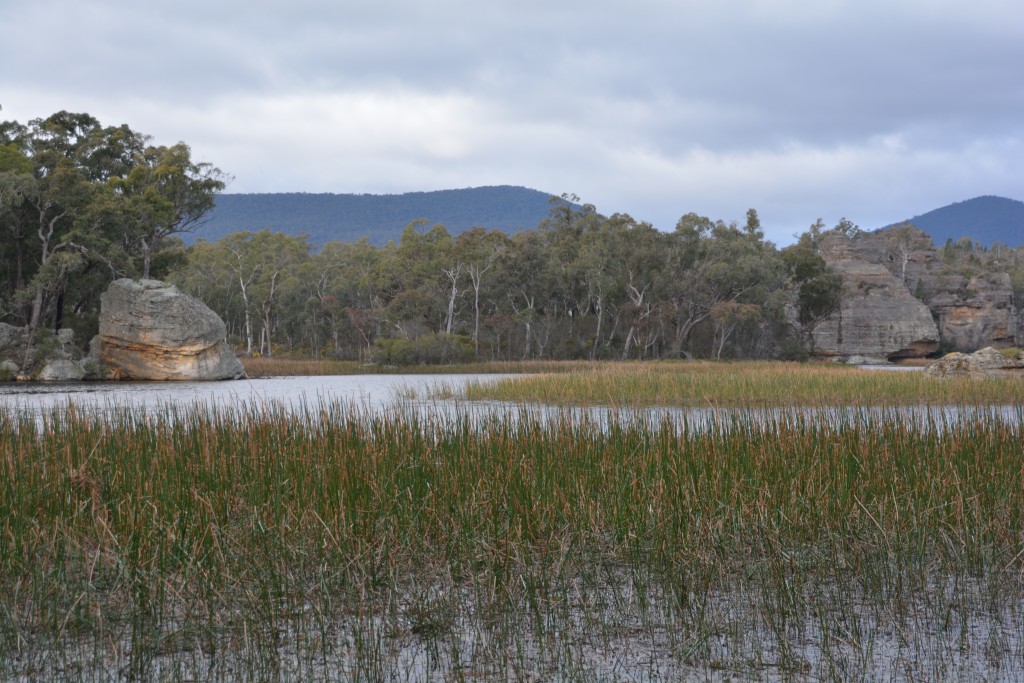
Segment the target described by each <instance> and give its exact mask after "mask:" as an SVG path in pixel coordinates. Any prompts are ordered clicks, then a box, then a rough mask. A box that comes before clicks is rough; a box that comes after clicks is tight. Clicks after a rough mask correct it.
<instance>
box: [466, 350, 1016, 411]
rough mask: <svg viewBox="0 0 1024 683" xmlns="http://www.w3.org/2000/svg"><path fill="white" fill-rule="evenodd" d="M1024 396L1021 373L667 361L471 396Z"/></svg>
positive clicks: (624, 399) (682, 402)
mask: <svg viewBox="0 0 1024 683" xmlns="http://www.w3.org/2000/svg"><path fill="white" fill-rule="evenodd" d="M1022 391H1024V376H1021V375H1007V376H1005V377H990V378H985V379H983V380H979V379H973V378H941V379H939V378H933V377H929V376H927V375H924V374H923V373H921V372H890V371H874V370H871V371H869V370H864V369H862V368H857V367H848V366H843V365H837V364H831V363H827V364H826V363H783V362H740V363H715V362H709V361H694V362H683V361H678V362H675V361H664V362H629V363H604V364H591V365H580V366H576V367H573V368H563V370H562V371H559V372H552V373H548V374H538V375H531V376H526V377H515V378H506V379H500V380H497V381H491V380H488V381H474V382H471V383H469V384H468V385H467V387H466V389H465V392H464V395H463V398H466V399H469V400H498V401H513V402H542V403H547V404H553V405H570V404H575V405H581V404H583V405H612V406H637V405H663V406H670V405H671V406H701V405H716V406H722V405H729V406H755V405H767V406H779V405H785V406H816V405H878V404H884V405H908V404H918V403H931V404H940V403H941V404H961V403H966V404H991V403H1014V402H1016V401H1018V400H1019V399H1020V396H1021V395H1022Z"/></svg>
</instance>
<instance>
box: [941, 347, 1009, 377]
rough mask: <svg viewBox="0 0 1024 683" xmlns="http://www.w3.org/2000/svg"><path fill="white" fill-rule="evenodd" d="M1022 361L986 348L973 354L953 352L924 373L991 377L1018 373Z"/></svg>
mask: <svg viewBox="0 0 1024 683" xmlns="http://www.w3.org/2000/svg"><path fill="white" fill-rule="evenodd" d="M1022 369H1024V361H1021V360H1020V359H1019V358H1010V357H1008V356H1005V355H1003V354H1002V353H1001V352H999V351H997V350H996V349H994V348H992V347H991V346H986V347H985V348H983V349H981V350H980V351H975V352H974V353H958V352H953V353H950V354H947V355H945V356H943V357H942V358H940V359H938V360H936V361H933V362H931V363H929V364H928V367H926V368H925V369H924V373H925V374H926V375H929V376H931V377H991V376H998V375H1001V374H1004V373H1006V372H1020V371H1021V370H1022Z"/></svg>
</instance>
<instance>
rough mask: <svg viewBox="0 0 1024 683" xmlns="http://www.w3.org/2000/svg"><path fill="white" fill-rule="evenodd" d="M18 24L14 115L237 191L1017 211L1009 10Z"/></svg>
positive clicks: (482, 12)
mask: <svg viewBox="0 0 1024 683" xmlns="http://www.w3.org/2000/svg"><path fill="white" fill-rule="evenodd" d="M13 21H14V22H16V23H17V24H18V26H16V27H14V29H15V30H11V31H9V32H8V34H9V39H7V36H5V41H4V42H3V43H0V60H2V61H3V62H4V63H5V64H16V65H18V68H16V69H8V70H7V73H6V74H5V88H4V93H3V94H2V97H3V101H2V102H0V103H2V104H3V105H4V107H5V109H4V112H3V115H4V116H5V117H8V116H15V117H18V118H21V119H27V118H30V117H32V116H41V115H46V114H48V113H50V111H47V110H45V109H42V107H44V106H45V107H50V108H51V109H52V108H54V107H55V106H56V108H75V106H78V105H80V106H82V107H90V111H93V112H94V113H97V114H99V113H101V112H102V113H103V114H104V117H105V118H104V120H105V121H109V122H111V123H120V122H122V121H124V122H127V123H129V124H130V125H132V126H133V127H135V128H137V129H139V130H142V131H144V132H150V133H153V134H154V135H159V136H168V137H169V138H170V139H172V140H177V139H183V140H186V141H188V142H190V143H191V144H193V146H194V148H196V149H197V150H202V151H204V152H208V154H209V156H210V157H211V160H212V161H214V162H215V163H217V164H218V165H221V166H223V167H224V168H225V169H226V170H229V171H231V172H232V173H234V174H235V175H236V176H237V178H238V180H237V181H236V185H235V188H236V189H237V190H239V191H241V190H242V189H244V190H250V191H255V190H264V191H273V190H302V189H305V190H309V191H323V190H330V191H339V192H344V191H380V190H387V191H402V190H418V189H432V187H436V186H437V185H439V184H441V183H443V184H445V185H446V186H467V185H479V184H485V183H488V182H507V183H513V184H524V185H530V186H534V187H538V188H539V189H544V190H548V191H552V192H562V191H574V192H578V193H580V194H581V195H584V198H585V199H587V200H588V201H593V202H595V203H597V204H598V205H599V208H600V209H602V210H605V211H609V212H611V211H617V210H628V211H629V212H631V213H633V214H634V215H636V217H638V218H641V219H645V218H646V219H649V220H652V221H654V222H655V223H656V224H657V225H658V227H663V228H670V227H671V225H672V224H673V223H674V220H675V219H674V218H673V217H672V216H673V214H675V215H676V216H678V215H681V214H682V213H684V212H686V211H689V210H698V211H705V212H707V213H709V214H711V215H715V216H716V217H722V218H726V219H731V218H735V219H737V220H739V219H742V217H743V212H744V211H745V210H746V208H748V207H749V206H756V207H757V208H759V209H760V210H761V211H762V217H763V219H764V220H765V223H766V225H767V224H769V221H771V220H772V218H771V217H772V216H778V218H777V220H778V222H779V223H780V224H783V223H785V224H786V228H785V229H787V230H788V229H789V227H791V224H794V223H795V224H797V225H804V224H806V223H809V222H811V221H813V220H814V219H815V218H816V217H817V216H818V214H823V217H824V218H826V220H829V217H828V216H827V214H828V213H829V208H830V207H835V208H833V209H832V213H838V214H854V213H855V212H857V211H862V215H864V216H865V217H866V220H865V221H864V222H865V223H868V224H870V221H873V220H875V216H877V215H882V214H885V213H890V214H891V212H893V211H897V210H898V209H899V207H900V205H901V202H902V205H904V206H908V207H909V206H910V205H912V204H913V205H914V207H913V208H914V210H913V211H910V212H909V213H914V212H915V211H917V210H918V209H920V210H927V209H929V208H934V206H929V205H928V204H929V203H932V202H937V203H936V204H935V205H939V204H942V203H948V202H951V201H958V200H961V199H965V198H967V197H969V196H973V194H982V193H997V194H998V193H1002V194H1007V195H1008V196H1016V197H1018V198H1020V197H1021V196H1024V188H1022V187H1021V185H1020V181H1019V180H1016V179H1017V178H1021V177H1024V174H1022V173H1021V171H1022V170H1024V169H1022V162H1020V161H1017V160H1016V159H1014V158H1011V156H1010V155H1011V153H1012V151H1013V150H1016V151H1018V152H1019V151H1020V145H1021V144H1022V140H1024V123H1022V121H1024V117H1022V116H1021V114H1022V112H1024V87H1022V85H1021V80H1020V77H1019V75H1018V74H1017V71H1018V70H1019V65H1020V64H1022V63H1024V6H1021V5H1020V4H1019V3H1018V2H1014V1H1012V0H978V1H977V2H975V3H970V4H968V3H961V2H953V1H952V0H928V1H926V0H897V1H896V2H882V1H881V0H865V1H863V2H857V3H855V2H847V1H843V0H833V1H830V2H820V3H805V2H796V1H795V0H789V1H774V2H766V1H764V0H735V1H733V2H729V3H722V2H715V1H712V0H690V1H687V2H682V3H680V2H675V1H670V0H632V1H631V2H629V3H626V2H610V1H596V2H595V1H593V0H591V1H590V2H583V1H582V0H570V1H567V2H559V3H551V2H550V1H542V0H519V1H518V2H511V0H508V1H496V2H478V1H477V2H469V1H468V0H438V1H436V2H431V3H423V2H412V0H382V1H379V2H374V3H367V2H354V1H345V2H330V1H327V0H323V1H320V2H315V1H310V0H305V1H303V0H299V1H297V2H293V3H289V4H287V5H284V4H282V3H279V2H272V1H270V0H251V1H249V2H245V3H242V2H238V1H221V2H212V3H211V2H208V0H207V1H200V0H178V1H176V2H169V1H168V0H158V1H157V2H147V3H140V2H133V1H129V0H97V1H96V2H90V3H80V2H71V1H63V0H38V1H37V2H34V3H31V4H28V5H25V6H24V7H23V8H20V11H19V14H18V15H17V16H16V17H15V18H14V19H13ZM43 27H45V30H42V29H43ZM41 32H42V34H43V35H45V40H42V39H41V38H40V35H41ZM15 96H16V97H17V98H18V101H12V100H11V98H12V97H15ZM63 102H67V103H68V104H66V105H64V104H58V103H63ZM12 112H13V114H12ZM23 112H24V113H23ZM389 126H390V128H389ZM389 130H392V131H393V132H391V133H389ZM1017 158H1020V156H1018V157H1017ZM944 164H951V165H956V166H957V167H958V170H949V169H946V168H943V165H944ZM887 169H888V170H887ZM911 175H913V176H915V177H910V176H911ZM886 176H890V178H889V179H888V180H887V181H886ZM892 177H895V178H898V179H899V182H898V183H893V181H892V179H891V178H892ZM880 178H881V180H880ZM430 183H433V184H434V185H432V187H427V186H426V185H427V184H430ZM787 183H788V184H787ZM829 183H831V184H829ZM894 185H896V187H898V188H899V191H898V192H897V191H896V190H895V189H893V186H894ZM890 195H893V196H890ZM922 202H923V203H925V204H924V205H923V206H921V205H920V203H922ZM702 206H704V207H708V208H707V209H706V210H704V209H701V208H700V207H702ZM870 206H874V207H876V208H875V209H872V210H870V211H869V210H867V209H862V207H870ZM620 207H621V208H620ZM673 207H674V208H673ZM900 213H906V212H905V211H903V212H900ZM797 214H801V215H802V216H803V218H802V219H801V218H800V216H799V215H797ZM850 217H851V218H854V217H853V216H852V215H851V216H850ZM835 218H836V219H837V218H838V216H835ZM890 218H892V216H891V215H890ZM855 220H856V219H855Z"/></svg>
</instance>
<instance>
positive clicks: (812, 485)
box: [0, 403, 1024, 681]
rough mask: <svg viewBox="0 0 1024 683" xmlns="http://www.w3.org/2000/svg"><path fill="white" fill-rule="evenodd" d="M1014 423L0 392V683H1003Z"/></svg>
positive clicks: (1015, 600)
mask: <svg viewBox="0 0 1024 683" xmlns="http://www.w3.org/2000/svg"><path fill="white" fill-rule="evenodd" d="M1022 419H1024V414H1021V411H1018V414H1017V415H1016V419H1003V418H1000V417H999V416H998V415H995V414H993V415H992V416H991V419H970V420H967V419H946V420H934V419H909V420H908V419H906V418H905V417H904V416H903V415H901V414H900V413H899V412H898V411H892V412H890V413H886V414H884V415H882V416H880V417H879V416H877V415H876V416H873V417H871V419H867V418H863V417H861V416H858V415H857V414H856V413H850V412H844V413H840V414H837V415H836V416H835V419H832V420H828V421H819V420H811V419H808V418H807V417H806V416H804V415H802V414H801V413H799V412H784V413H780V414H778V415H776V416H775V417H772V418H770V419H768V420H767V421H766V420H765V418H764V417H763V416H760V417H759V418H758V419H757V420H752V419H747V417H746V416H745V414H744V413H743V412H742V411H740V412H737V413H733V414H732V415H731V417H724V418H723V419H721V420H719V421H717V422H712V423H708V424H704V425H701V426H700V427H699V428H697V427H694V426H692V425H687V424H685V423H684V424H680V423H678V422H674V421H671V420H667V419H666V420H662V421H651V420H615V419H612V420H611V421H609V422H603V423H597V422H594V421H591V420H588V419H586V418H570V417H567V416H565V417H562V418H558V417H557V416H556V417H554V418H550V419H545V420H541V419H539V418H537V417H535V416H531V414H530V413H529V412H525V411H524V412H519V413H513V414H505V415H490V416H483V417H476V418H469V417H462V416H454V417H453V416H447V417H437V418H424V417H422V416H417V415H415V414H412V413H409V412H405V411H403V410H401V409H396V410H395V411H394V412H393V413H390V414H385V415H369V414H363V413H361V412H359V411H358V410H355V409H353V408H350V407H348V406H346V405H343V404H339V403H321V404H317V405H307V406H305V407H303V408H301V409H298V410H297V411H296V410H285V409H283V408H281V409H275V408H274V407H273V406H269V407H268V406H266V405H261V406H256V405H255V404H245V405H240V406H237V407H236V408H234V409H232V410H223V409H221V410H216V411H214V410H210V409H208V408H206V407H203V406H191V407H184V408H172V407H168V408H166V409H165V410H164V411H162V412H160V413H158V414H155V415H153V414H148V415H147V414H143V413H141V412H140V411H133V410H131V409H128V408H125V409H122V410H119V411H115V412H113V413H111V414H108V415H106V416H103V417H98V416H91V415H87V414H81V413H79V412H77V411H76V410H75V409H74V408H73V407H67V408H65V409H61V410H54V411H52V412H51V413H49V414H47V415H44V416H42V418H41V419H36V418H27V417H23V416H19V415H16V414H10V413H2V412H0V547H2V548H3V552H2V554H0V677H2V678H10V679H50V680H57V679H64V680H128V679H157V680H159V679H163V680H177V679H181V678H193V679H196V678H203V679H212V680H225V681H228V680H231V681H234V680H289V679H296V678H298V679H302V680H436V679H443V680H466V679H473V680H480V679H487V680H495V679H497V680H538V679H544V680H552V679H561V680H609V679H621V678H628V679H632V680H664V679H666V678H682V677H694V676H696V677H704V678H729V677H732V676H736V677H740V678H750V677H753V678H766V677H767V678H779V679H836V680H847V679H850V678H861V679H868V680H870V679H875V678H886V679H888V678H890V677H892V676H893V675H897V676H905V677H906V678H908V679H935V678H979V677H984V678H987V679H990V680H993V679H1005V680H1012V679H1014V678H1017V677H1019V676H1021V675H1024V642H1022V631H1021V629H1022V627H1021V623H1022V618H1024V617H1022V611H1021V610H1022V609H1024V601H1022V597H1024V596H1022V583H1021V576H1022V572H1024V545H1022V533H1024V528H1022V525H1024V457H1022V456H1024V452H1022V443H1024V434H1022V427H1021V420H1022ZM894 672H895V673H894Z"/></svg>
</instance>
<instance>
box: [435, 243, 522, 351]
mask: <svg viewBox="0 0 1024 683" xmlns="http://www.w3.org/2000/svg"><path fill="white" fill-rule="evenodd" d="M510 246H511V240H509V238H508V237H507V236H506V235H505V234H504V233H502V232H500V231H498V230H492V231H490V232H488V231H487V230H485V229H484V228H479V227H476V228H473V229H471V230H467V231H466V232H464V233H462V234H461V235H459V236H458V237H457V238H456V239H455V243H454V245H453V256H454V258H455V260H456V262H457V263H459V264H462V265H463V266H464V267H465V271H466V275H467V276H468V277H469V281H470V286H471V287H472V290H473V335H472V336H473V350H474V352H475V353H477V354H479V353H480V291H481V289H482V288H483V285H484V278H485V276H487V275H488V273H490V272H491V271H492V270H493V269H494V267H495V265H496V264H498V262H499V260H500V258H501V256H502V255H503V254H504V253H505V252H506V251H507V250H508V249H509V248H510ZM448 331H449V332H450V331H451V330H448Z"/></svg>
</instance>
